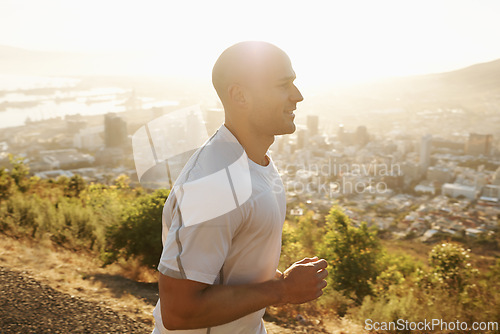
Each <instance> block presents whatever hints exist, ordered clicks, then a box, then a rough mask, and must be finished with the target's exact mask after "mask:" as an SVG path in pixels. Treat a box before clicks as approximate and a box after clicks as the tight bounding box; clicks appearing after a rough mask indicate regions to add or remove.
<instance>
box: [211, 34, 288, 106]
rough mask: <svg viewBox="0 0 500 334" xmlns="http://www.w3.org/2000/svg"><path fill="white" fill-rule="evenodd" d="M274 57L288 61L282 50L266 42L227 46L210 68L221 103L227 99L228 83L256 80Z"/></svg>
mask: <svg viewBox="0 0 500 334" xmlns="http://www.w3.org/2000/svg"><path fill="white" fill-rule="evenodd" d="M276 59H280V60H281V61H283V59H285V60H286V61H287V62H289V61H290V60H289V59H288V56H287V55H286V53H285V52H284V51H283V50H281V49H280V48H278V47H277V46H275V45H273V44H270V43H266V42H258V41H248V42H241V43H238V44H235V45H233V46H231V47H229V48H227V49H226V50H225V51H224V52H223V53H222V54H221V55H220V57H219V58H218V59H217V61H216V63H215V65H214V68H213V70H212V83H213V85H214V88H215V90H216V91H217V94H218V95H219V98H220V99H221V101H222V103H224V102H225V100H226V99H227V90H228V87H229V86H230V85H232V84H242V85H247V84H250V83H252V82H255V81H258V80H259V78H261V77H262V76H263V75H264V74H265V73H266V72H267V71H269V69H270V67H271V66H273V64H275V60H276Z"/></svg>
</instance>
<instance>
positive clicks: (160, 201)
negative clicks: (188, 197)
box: [102, 189, 169, 268]
mask: <svg viewBox="0 0 500 334" xmlns="http://www.w3.org/2000/svg"><path fill="white" fill-rule="evenodd" d="M168 194H169V191H168V190H164V189H159V190H156V191H155V192H154V193H152V194H150V195H145V196H143V197H141V198H139V200H138V201H137V203H136V204H135V205H133V206H132V207H131V208H130V209H129V210H128V212H127V213H126V215H125V216H124V218H123V220H122V221H121V222H119V223H118V224H113V225H111V226H109V227H108V229H107V231H106V235H107V248H106V251H105V252H104V253H103V254H102V258H103V260H104V261H105V264H110V263H112V262H114V261H116V260H117V259H118V258H119V257H124V258H125V259H128V258H130V257H136V258H139V259H140V260H141V261H142V263H143V264H144V265H146V266H148V267H151V268H155V267H156V266H157V265H158V261H159V259H160V256H161V252H162V240H161V233H162V224H161V217H162V211H163V205H164V204H165V200H166V199H167V197H168Z"/></svg>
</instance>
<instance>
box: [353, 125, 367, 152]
mask: <svg viewBox="0 0 500 334" xmlns="http://www.w3.org/2000/svg"><path fill="white" fill-rule="evenodd" d="M368 141H369V136H368V130H367V129H366V126H364V125H360V126H358V128H357V129H356V144H358V145H359V146H361V147H364V146H365V145H366V144H368Z"/></svg>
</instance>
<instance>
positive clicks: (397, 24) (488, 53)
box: [0, 0, 500, 83]
mask: <svg viewBox="0 0 500 334" xmlns="http://www.w3.org/2000/svg"><path fill="white" fill-rule="evenodd" d="M499 13H500V1H498V0H474V1H473V0H469V1H463V0H432V1H430V0H418V1H405V0H367V1H355V0H354V1H353V0H342V1H335V0H330V1H319V0H313V1H305V0H301V1H290V0H288V1H270V0H268V1H255V0H254V1H244V2H243V1H234V0H233V1H230V0H227V1H180V0H176V1H165V0H157V1H151V0H141V1H127V0H121V1H115V0H85V1H81V0H69V1H68V0H60V1H57V0H44V1H41V0H0V45H10V46H18V47H23V48H28V49H37V50H60V51H84V52H102V51H123V54H128V53H132V52H140V53H144V54H146V55H147V56H148V57H149V60H148V61H147V62H144V63H143V64H141V65H140V67H141V68H140V69H137V71H142V72H148V73H157V74H176V75H190V76H192V75H197V76H198V75H199V76H208V75H209V74H210V71H211V66H212V64H213V63H214V61H215V59H216V58H217V56H218V55H219V54H220V52H221V51H222V50H223V49H224V48H226V47H227V46H229V45H231V44H233V43H235V42H238V41H242V40H265V41H269V42H272V43H275V44H277V45H278V46H280V47H282V48H283V49H284V50H285V51H286V52H287V53H288V54H289V55H290V57H291V59H292V62H293V64H294V67H295V70H296V72H297V74H298V76H299V79H302V80H304V81H307V82H318V83H320V82H338V81H345V80H359V79H371V78H376V77H380V76H394V75H396V76H397V75H408V74H420V73H430V72H442V71H448V70H453V69H457V68H460V67H464V66H468V65H471V64H474V63H478V62H484V61H489V60H493V59H498V58H500V43H499V42H498V41H500V20H499V19H498V14H499Z"/></svg>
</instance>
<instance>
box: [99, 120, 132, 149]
mask: <svg viewBox="0 0 500 334" xmlns="http://www.w3.org/2000/svg"><path fill="white" fill-rule="evenodd" d="M126 143H127V123H126V122H125V121H124V120H123V119H122V118H121V117H119V116H117V115H116V114H114V113H109V114H106V115H105V116H104V145H105V146H106V147H121V146H124V145H125V144H126Z"/></svg>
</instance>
